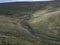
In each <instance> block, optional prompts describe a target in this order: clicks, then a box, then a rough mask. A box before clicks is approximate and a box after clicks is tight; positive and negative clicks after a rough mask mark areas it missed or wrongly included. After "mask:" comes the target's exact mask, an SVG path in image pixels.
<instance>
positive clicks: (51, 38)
mask: <svg viewBox="0 0 60 45" xmlns="http://www.w3.org/2000/svg"><path fill="white" fill-rule="evenodd" d="M30 18H31V15H26V16H25V18H23V19H21V21H20V24H21V26H22V27H23V28H25V29H27V30H28V31H29V32H30V33H31V34H32V35H33V36H38V37H40V38H44V39H48V40H50V41H57V42H60V38H57V37H52V36H49V35H46V34H42V33H37V32H34V31H33V29H32V28H31V27H30V26H29V24H28V23H27V22H26V21H25V20H29V19H30Z"/></svg>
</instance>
